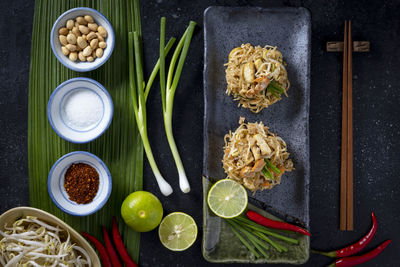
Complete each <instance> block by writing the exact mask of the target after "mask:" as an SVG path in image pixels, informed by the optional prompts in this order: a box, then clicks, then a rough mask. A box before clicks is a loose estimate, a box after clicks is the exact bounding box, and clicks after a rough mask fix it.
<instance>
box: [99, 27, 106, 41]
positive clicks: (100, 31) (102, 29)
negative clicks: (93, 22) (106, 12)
mask: <svg viewBox="0 0 400 267" xmlns="http://www.w3.org/2000/svg"><path fill="white" fill-rule="evenodd" d="M97 31H98V32H99V34H100V35H101V36H102V37H104V38H106V37H107V31H106V29H105V28H104V27H103V26H99V27H97Z"/></svg>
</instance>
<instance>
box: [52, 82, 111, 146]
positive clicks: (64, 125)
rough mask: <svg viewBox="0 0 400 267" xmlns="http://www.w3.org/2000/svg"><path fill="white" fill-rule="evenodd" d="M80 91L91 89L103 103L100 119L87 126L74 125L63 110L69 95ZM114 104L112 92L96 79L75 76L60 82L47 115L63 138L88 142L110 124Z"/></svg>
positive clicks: (75, 141)
mask: <svg viewBox="0 0 400 267" xmlns="http://www.w3.org/2000/svg"><path fill="white" fill-rule="evenodd" d="M78 90H79V91H84V90H89V91H91V92H93V93H94V94H95V95H97V96H98V97H99V99H100V100H101V102H102V105H103V113H102V114H101V115H100V114H99V118H100V120H99V121H97V122H96V123H94V124H92V125H89V126H88V127H85V128H79V127H74V126H71V125H69V124H68V121H66V120H67V119H66V115H65V114H64V112H63V109H64V106H65V105H66V103H68V100H69V97H70V96H71V95H72V94H74V93H76V92H78ZM113 112H114V106H113V102H112V99H111V96H110V94H109V93H108V92H107V90H106V89H105V88H104V87H103V86H102V85H101V84H100V83H98V82H96V81H95V80H92V79H89V78H82V77H79V78H73V79H70V80H67V81H65V82H63V83H62V84H60V85H59V86H58V87H57V88H56V89H55V90H54V92H53V93H52V94H51V96H50V100H49V103H48V105H47V117H48V119H49V122H50V125H51V127H52V128H53V130H54V131H55V132H56V133H57V134H58V136H60V137H61V138H63V139H65V140H67V141H69V142H72V143H87V142H90V141H93V140H94V139H96V138H97V137H99V136H100V135H102V134H103V133H104V132H105V131H106V130H107V128H108V127H109V126H110V123H111V120H112V116H113Z"/></svg>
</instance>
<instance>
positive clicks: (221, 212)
mask: <svg viewBox="0 0 400 267" xmlns="http://www.w3.org/2000/svg"><path fill="white" fill-rule="evenodd" d="M207 203H208V206H209V207H210V209H211V210H212V211H213V212H214V213H215V214H216V215H218V216H220V217H222V218H234V217H236V216H239V215H240V214H241V213H242V212H243V211H244V210H245V209H246V207H247V192H246V189H244V187H243V186H242V185H240V184H238V183H237V182H235V181H233V180H230V179H223V180H219V181H218V182H216V183H215V184H214V185H213V186H212V187H211V189H210V191H209V192H208V197H207Z"/></svg>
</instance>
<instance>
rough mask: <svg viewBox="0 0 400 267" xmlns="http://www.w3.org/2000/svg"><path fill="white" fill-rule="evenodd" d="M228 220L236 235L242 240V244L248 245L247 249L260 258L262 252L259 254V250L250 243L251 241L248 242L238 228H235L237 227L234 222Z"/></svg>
mask: <svg viewBox="0 0 400 267" xmlns="http://www.w3.org/2000/svg"><path fill="white" fill-rule="evenodd" d="M227 222H228V225H229V226H230V227H231V229H232V232H233V233H234V234H235V235H236V237H237V238H239V240H240V242H242V244H243V245H245V246H246V247H247V249H248V250H250V251H251V253H253V254H254V256H256V258H259V257H260V254H258V253H257V251H256V250H255V249H254V248H253V247H252V246H251V245H250V244H249V242H247V240H246V239H244V238H243V236H241V235H240V234H239V233H238V232H237V230H236V229H235V227H234V226H233V224H232V223H231V222H229V221H227Z"/></svg>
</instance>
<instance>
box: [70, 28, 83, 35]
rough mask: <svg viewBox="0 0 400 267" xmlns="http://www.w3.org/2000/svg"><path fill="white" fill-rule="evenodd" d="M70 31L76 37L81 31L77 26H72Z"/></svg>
mask: <svg viewBox="0 0 400 267" xmlns="http://www.w3.org/2000/svg"><path fill="white" fill-rule="evenodd" d="M71 32H72V33H73V34H75V36H76V37H78V36H81V32H80V31H79V29H78V27H73V28H72V31H71Z"/></svg>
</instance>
